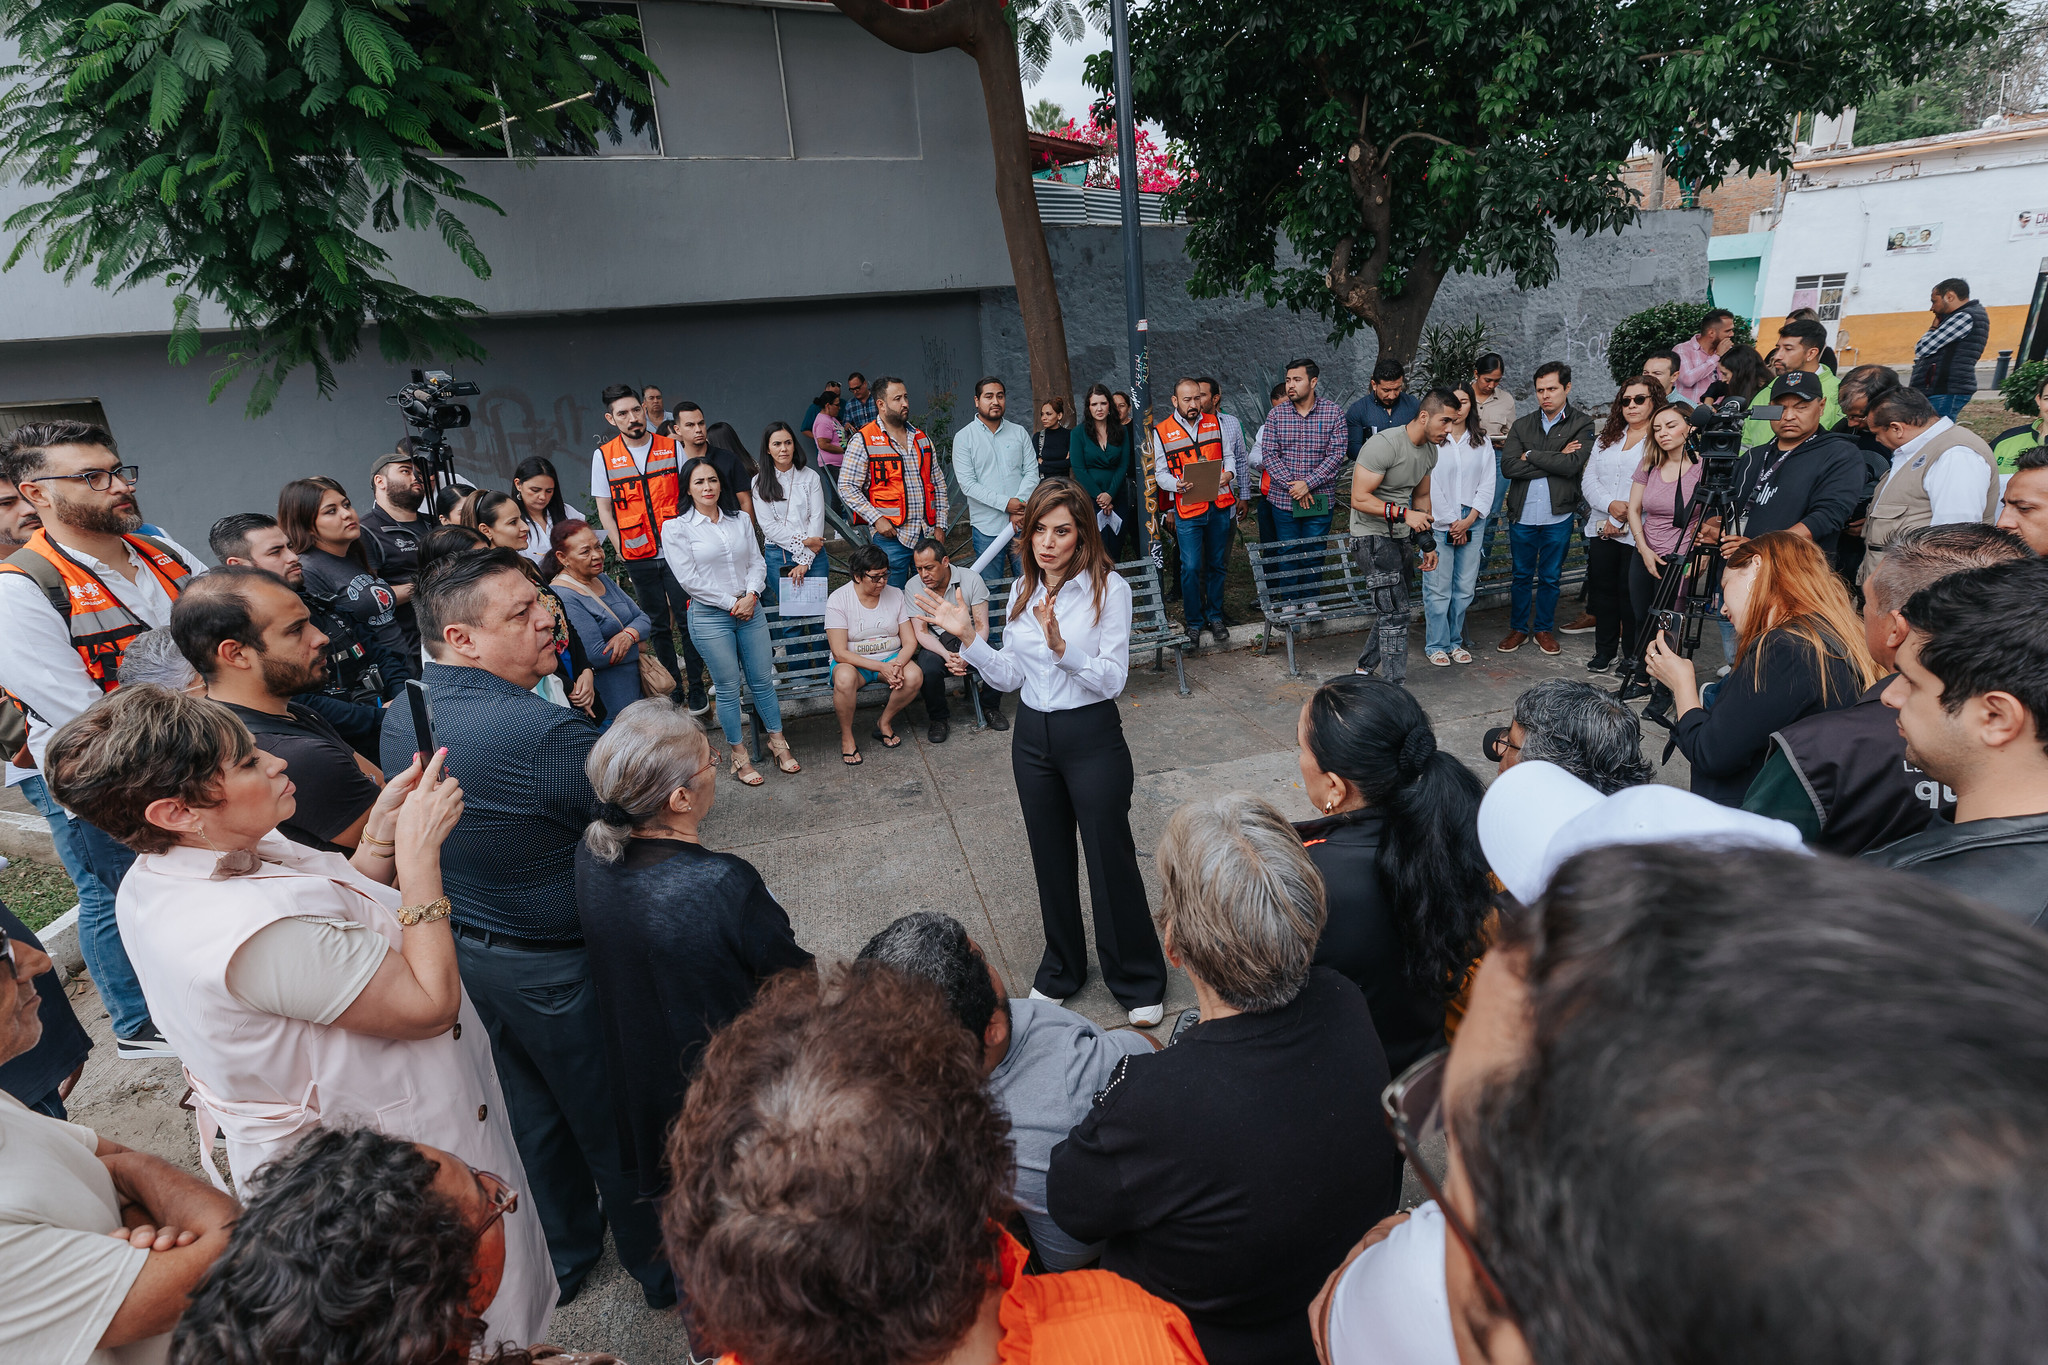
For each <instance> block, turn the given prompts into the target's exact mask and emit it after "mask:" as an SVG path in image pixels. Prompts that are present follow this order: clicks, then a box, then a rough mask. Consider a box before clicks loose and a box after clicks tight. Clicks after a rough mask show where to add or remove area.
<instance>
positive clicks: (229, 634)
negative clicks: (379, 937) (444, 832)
mask: <svg viewBox="0 0 2048 1365" xmlns="http://www.w3.org/2000/svg"><path fill="white" fill-rule="evenodd" d="M171 634H172V635H173V636H175V637H176V639H177V641H178V651H179V652H180V653H181V654H183V655H184V656H185V657H186V658H187V659H189V660H190V661H191V663H192V666H193V667H194V668H196V669H198V670H199V676H200V677H202V678H204V679H206V695H207V696H208V697H209V698H211V699H212V700H214V701H217V702H220V703H222V704H223V705H225V706H226V707H227V708H228V709H229V710H230V711H233V712H234V713H235V714H236V715H238V716H240V717H241V718H242V723H243V724H244V725H246V726H248V727H249V733H250V734H251V735H253V736H255V738H256V747H257V748H259V749H261V750H263V752H265V753H267V754H272V755H275V756H276V757H278V758H281V759H283V760H284V761H285V768H286V773H287V775H288V776H289V777H290V778H291V780H292V782H293V784H294V785H295V786H297V788H298V808H297V809H296V810H295V811H293V812H292V817H291V819H289V820H286V821H285V822H284V823H283V824H281V825H279V826H278V832H279V833H281V834H283V835H284V836H285V837H286V838H287V839H292V840H295V841H297V842H298V843H301V844H304V845H306V847H308V848H317V849H319V850H320V851H322V852H323V853H341V854H348V853H353V852H354V851H355V849H356V846H357V845H358V844H360V843H361V842H362V839H363V827H364V825H365V824H366V823H367V822H368V821H369V818H370V807H371V806H372V805H374V804H375V803H376V800H377V792H378V790H379V789H380V788H381V787H382V786H383V780H382V775H381V774H379V773H378V771H377V769H375V768H373V767H371V766H370V765H369V764H368V763H365V762H364V761H363V760H362V759H361V758H360V757H359V756H358V755H357V754H356V753H355V751H354V750H352V749H350V748H349V746H348V744H347V742H346V741H344V740H343V739H342V737H341V736H340V734H338V733H337V732H336V731H335V728H334V727H333V726H332V725H329V724H328V723H327V722H326V721H325V720H323V719H322V718H321V717H320V715H319V714H318V713H317V712H315V711H313V710H312V709H311V708H309V707H306V706H304V705H302V704H300V703H299V702H296V701H294V700H292V698H293V697H294V696H295V695H296V694H297V693H300V692H305V691H309V690H311V689H313V688H315V687H318V686H319V684H320V680H321V679H322V678H323V677H324V676H325V675H326V673H327V637H326V636H325V635H323V634H321V632H320V628H319V627H318V626H316V625H314V624H313V618H312V614H311V613H310V612H308V611H307V610H306V604H305V603H304V602H303V601H301V600H300V599H299V595H298V594H297V593H295V592H293V591H292V590H291V587H290V585H288V584H287V583H286V582H285V581H284V580H283V579H282V578H279V577H278V576H277V575H276V574H273V573H271V572H269V571H268V570H265V569H252V568H248V567H246V566H244V565H239V564H237V565H230V566H229V567H227V568H224V569H216V570H214V571H213V572H212V573H209V574H202V575H200V576H199V577H198V578H195V579H193V580H192V584H191V586H190V587H188V588H187V589H186V590H185V593H184V595H183V596H181V597H180V598H179V599H178V602H177V605H176V606H174V607H172V608H171ZM372 848H373V851H381V852H385V853H388V852H389V850H376V849H375V846H374V845H372Z"/></svg>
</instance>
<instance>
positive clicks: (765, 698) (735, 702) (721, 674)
mask: <svg viewBox="0 0 2048 1365" xmlns="http://www.w3.org/2000/svg"><path fill="white" fill-rule="evenodd" d="M690 638H691V639H692V640H694V641H695V642H696V644H697V652H698V653H699V654H702V655H703V656H704V664H705V666H706V667H707V668H709V669H710V670H711V681H712V682H714V683H716V684H717V686H718V723H719V725H720V726H721V727H722V728H723V729H724V730H725V742H726V743H727V744H738V743H739V742H740V738H741V736H742V735H743V734H744V733H745V730H744V727H743V718H744V713H743V712H742V711H741V710H740V678H741V676H742V675H744V676H745V677H746V680H747V691H749V692H751V693H753V695H754V710H755V711H757V712H759V713H760V716H761V728H762V729H764V730H766V731H767V732H768V733H769V734H771V735H779V734H781V733H782V707H781V706H780V705H779V704H778V703H777V701H776V699H775V669H774V663H773V655H772V653H771V651H770V650H769V647H768V614H767V612H766V611H765V610H761V609H758V608H757V609H756V610H755V612H754V614H753V616H752V617H751V618H749V619H748V620H745V621H742V620H740V619H739V617H737V616H734V615H733V614H732V613H731V612H729V611H722V610H720V609H719V608H717V607H709V606H705V605H704V604H702V603H700V602H692V603H690Z"/></svg>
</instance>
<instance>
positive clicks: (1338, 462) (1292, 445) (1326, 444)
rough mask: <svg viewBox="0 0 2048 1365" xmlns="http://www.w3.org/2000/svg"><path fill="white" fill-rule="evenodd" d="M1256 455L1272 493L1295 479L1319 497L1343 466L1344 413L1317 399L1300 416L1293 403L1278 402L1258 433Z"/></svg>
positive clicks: (1328, 401)
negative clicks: (1257, 452)
mask: <svg viewBox="0 0 2048 1365" xmlns="http://www.w3.org/2000/svg"><path fill="white" fill-rule="evenodd" d="M1259 456H1260V460H1261V462H1262V463H1263V464H1264V466H1265V469H1266V472H1267V473H1268V474H1270V475H1272V476H1273V489H1274V491H1275V492H1276V493H1279V492H1282V491H1283V490H1285V489H1286V488H1287V486H1288V485H1289V484H1292V483H1294V482H1295V481H1296V480H1297V479H1298V480H1300V481H1301V482H1303V483H1305V484H1307V485H1308V490H1309V492H1310V493H1311V494H1314V495H1317V496H1321V495H1322V494H1323V493H1325V492H1327V491H1329V489H1330V487H1331V486H1332V485H1334V484H1335V483H1336V482H1337V471H1338V469H1340V468H1341V467H1342V466H1343V464H1344V410H1343V409H1342V408H1339V407H1338V406H1337V405H1336V404H1335V403H1332V402H1331V401H1330V400H1329V399H1327V398H1318V399H1316V402H1315V406H1314V407H1312V408H1310V409H1309V410H1308V416H1306V417H1303V416H1302V415H1301V414H1300V413H1298V412H1296V411H1295V410H1294V404H1292V403H1282V404H1281V405H1280V406H1279V407H1277V408H1274V409H1273V410H1272V412H1271V413H1270V414H1268V416H1267V418H1266V425H1265V428H1264V430H1262V431H1261V432H1260V433H1259Z"/></svg>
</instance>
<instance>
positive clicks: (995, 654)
mask: <svg viewBox="0 0 2048 1365" xmlns="http://www.w3.org/2000/svg"><path fill="white" fill-rule="evenodd" d="M1023 589H1024V583H1023V580H1022V579H1019V580H1018V581H1017V582H1016V583H1015V584H1013V585H1011V588H1010V602H1011V603H1012V604H1014V603H1015V602H1016V600H1017V594H1018V593H1019V592H1022V591H1023ZM1044 596H1045V584H1044V583H1042V582H1041V583H1040V584H1039V585H1038V589H1037V591H1036V592H1034V593H1033V594H1032V595H1031V601H1030V602H1029V603H1028V604H1027V605H1026V606H1025V609H1024V610H1023V612H1021V613H1019V614H1018V615H1015V616H1009V615H1008V607H1007V606H1006V607H1005V608H1004V613H1005V615H1006V617H1008V619H1007V621H1006V623H1005V624H1004V626H1003V647H1002V648H1001V649H1000V650H996V649H991V648H989V644H988V641H987V640H983V639H977V640H975V641H974V642H973V643H972V644H970V645H968V646H967V647H966V648H965V649H963V650H962V651H960V655H961V657H962V658H964V659H965V660H967V662H968V663H970V664H972V665H973V666H974V667H975V668H977V669H979V670H980V672H981V676H982V678H983V679H984V680H986V681H987V682H988V684H989V686H991V687H993V688H995V689H996V690H997V691H999V692H1015V691H1018V690H1020V689H1021V690H1022V692H1023V694H1024V698H1023V699H1024V704H1025V705H1026V706H1028V707H1030V708H1031V709H1032V710H1034V711H1072V710H1076V709H1078V708H1080V707H1083V706H1092V705H1093V704H1095V703H1096V702H1099V701H1109V700H1111V699H1113V698H1115V697H1118V696H1120V695H1122V693H1123V690H1124V679H1125V678H1126V677H1127V676H1129V674H1130V671H1131V585H1130V584H1129V583H1127V582H1125V581H1124V576H1123V575H1122V574H1120V573H1116V572H1114V571H1112V572H1111V573H1110V575H1109V581H1108V582H1107V583H1106V584H1104V585H1103V590H1102V617H1101V619H1100V620H1097V619H1096V615H1095V589H1094V585H1093V584H1092V583H1091V582H1090V581H1089V580H1088V579H1087V578H1085V577H1084V578H1077V579H1072V580H1069V581H1068V582H1067V583H1065V584H1063V585H1062V586H1061V588H1060V592H1059V596H1058V597H1057V598H1055V599H1054V601H1053V614H1054V615H1055V616H1056V617H1057V618H1058V620H1059V626H1060V638H1061V639H1062V640H1064V641H1065V642H1066V653H1065V654H1063V655H1058V656H1056V655H1054V654H1053V652H1052V649H1051V648H1050V647H1049V646H1048V645H1047V644H1046V643H1045V631H1044V630H1043V629H1042V628H1041V627H1040V626H1039V624H1038V616H1037V607H1038V603H1039V601H1040V600H1042V599H1043V598H1044Z"/></svg>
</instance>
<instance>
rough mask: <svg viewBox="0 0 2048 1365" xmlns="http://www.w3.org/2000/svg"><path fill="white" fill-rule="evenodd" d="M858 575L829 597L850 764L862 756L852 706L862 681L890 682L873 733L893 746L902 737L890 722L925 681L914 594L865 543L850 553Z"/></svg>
mask: <svg viewBox="0 0 2048 1365" xmlns="http://www.w3.org/2000/svg"><path fill="white" fill-rule="evenodd" d="M846 569H847V572H848V573H849V574H850V575H851V576H852V579H853V581H852V582H850V583H848V584H847V585H846V586H845V587H843V588H836V589H834V590H833V593H832V595H831V596H830V597H828V598H826V599H825V640H826V643H827V644H829V645H830V646H831V648H832V709H833V710H834V711H836V712H837V713H838V714H839V757H840V761H842V762H843V763H845V764H846V765H847V766H848V767H849V768H850V767H853V766H854V765H856V764H858V763H860V762H861V761H862V759H861V755H860V746H859V744H857V743H855V741H854V738H853V708H854V702H855V700H856V694H857V693H859V691H860V689H861V688H862V686H863V685H865V684H867V683H871V682H877V681H879V682H882V683H885V684H887V685H888V688H889V700H888V701H886V702H884V703H883V704H882V718H881V719H880V720H878V721H876V722H875V729H874V737H875V738H876V739H878V740H880V741H881V743H882V747H883V748H884V749H894V748H896V747H897V746H898V745H900V744H902V743H903V737H902V736H901V735H899V734H897V733H896V730H895V727H894V726H893V725H891V724H890V722H891V721H893V720H895V719H896V713H897V712H898V711H901V710H902V709H903V708H904V707H906V706H908V705H909V704H910V699H911V698H912V697H915V696H916V695H917V694H918V689H919V688H920V687H921V686H922V685H923V683H924V673H923V671H922V670H921V669H919V668H918V666H917V664H916V663H914V662H913V660H914V659H915V658H916V657H917V636H916V635H915V634H914V633H913V631H912V628H911V623H912V621H913V620H914V619H915V618H914V617H913V616H912V615H911V610H910V600H909V599H908V598H906V597H905V596H904V595H903V589H901V588H892V587H890V586H889V556H887V555H886V554H883V553H882V550H881V547H880V546H877V545H863V546H861V547H860V548H858V549H856V550H855V551H854V552H853V553H852V554H850V555H848V556H847V557H846Z"/></svg>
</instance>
